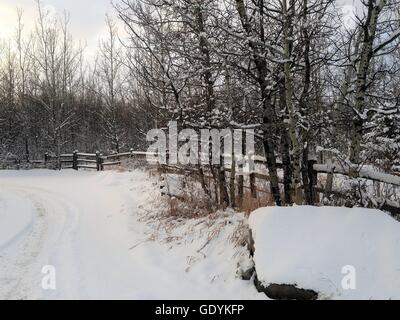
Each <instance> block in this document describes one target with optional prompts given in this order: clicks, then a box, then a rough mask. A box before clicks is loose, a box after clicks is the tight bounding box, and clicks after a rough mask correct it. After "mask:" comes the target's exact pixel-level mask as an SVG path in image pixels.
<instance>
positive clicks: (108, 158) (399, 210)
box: [11, 149, 400, 215]
mask: <svg viewBox="0 0 400 320" xmlns="http://www.w3.org/2000/svg"><path fill="white" fill-rule="evenodd" d="M148 155H149V153H147V152H141V151H134V150H133V149H131V150H130V151H129V152H126V153H119V154H111V155H103V154H101V153H100V152H96V153H82V152H78V151H75V152H73V153H70V154H62V155H60V157H57V156H54V155H50V154H48V153H46V154H45V155H44V159H43V160H31V161H29V162H28V163H29V164H30V165H31V166H33V167H34V168H48V167H54V168H58V169H74V170H79V169H89V170H97V171H103V170H105V169H107V168H114V167H116V166H120V165H121V164H122V162H123V161H124V160H128V159H137V160H144V161H145V160H146V157H147V156H148ZM153 156H154V154H153ZM155 156H156V155H155ZM167 159H168V155H167ZM11 162H12V163H13V164H14V166H15V165H17V166H18V165H22V164H23V163H24V161H22V160H19V159H13V160H12V161H11ZM25 163H27V162H26V161H25ZM154 164H156V165H158V164H157V163H153V165H154ZM256 165H261V166H262V167H265V165H266V160H265V159H264V158H263V157H260V156H253V157H252V161H251V165H250V168H252V169H250V170H249V171H248V172H240V171H239V170H238V169H236V168H235V170H232V167H229V166H228V167H225V168H224V171H225V173H226V175H227V177H228V178H229V181H228V183H232V182H233V183H234V185H235V186H240V187H241V188H244V189H248V190H249V191H250V194H251V196H252V197H253V198H257V197H258V194H259V193H263V192H268V191H267V190H266V189H260V188H259V187H258V185H260V183H257V182H260V181H261V184H262V185H266V183H267V182H268V181H269V180H270V177H269V175H268V174H267V173H260V172H257V171H256ZM158 167H159V168H160V169H161V170H162V171H163V172H164V173H182V174H183V173H184V174H195V172H196V171H198V169H199V168H198V167H196V166H184V167H183V166H170V165H158ZM277 167H278V169H283V165H282V164H281V163H277ZM308 168H309V171H308V173H307V174H308V179H309V182H310V186H311V194H312V198H313V199H314V202H315V203H316V204H317V203H319V202H320V199H321V195H323V196H329V195H334V196H336V197H339V198H343V199H346V198H347V197H348V194H346V193H345V192H343V191H340V190H334V189H333V179H334V177H335V176H336V175H342V176H347V177H353V178H361V179H366V180H370V181H374V182H379V183H384V184H387V185H391V186H394V187H400V176H398V175H395V174H387V173H383V172H377V171H372V170H367V169H360V170H358V171H356V172H350V171H351V170H350V169H349V168H344V167H343V166H342V165H339V164H336V165H335V164H333V165H332V164H331V165H326V164H317V162H316V161H314V160H310V161H309V163H308ZM204 169H205V172H207V170H208V171H210V170H209V168H207V167H205V168H204ZM319 174H325V175H326V183H325V185H322V183H321V179H319V178H318V175H319ZM208 176H209V177H211V173H208ZM244 177H246V178H247V179H246V180H247V181H248V183H247V185H245V184H244V183H243V182H244ZM280 183H281V184H283V181H280ZM381 208H382V209H384V210H387V211H389V212H391V213H393V214H395V215H400V202H399V201H397V200H396V201H389V200H386V201H384V202H383V203H381Z"/></svg>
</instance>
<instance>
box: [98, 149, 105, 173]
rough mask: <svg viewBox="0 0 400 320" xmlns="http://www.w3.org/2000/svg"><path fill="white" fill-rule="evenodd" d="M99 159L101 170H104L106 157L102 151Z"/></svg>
mask: <svg viewBox="0 0 400 320" xmlns="http://www.w3.org/2000/svg"><path fill="white" fill-rule="evenodd" d="M99 159H100V171H104V165H103V162H104V158H103V154H102V153H100V157H99Z"/></svg>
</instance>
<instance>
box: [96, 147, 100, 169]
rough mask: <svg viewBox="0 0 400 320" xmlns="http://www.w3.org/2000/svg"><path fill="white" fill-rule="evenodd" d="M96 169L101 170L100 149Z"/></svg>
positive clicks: (97, 153) (97, 152) (97, 154)
mask: <svg viewBox="0 0 400 320" xmlns="http://www.w3.org/2000/svg"><path fill="white" fill-rule="evenodd" d="M96 169H97V171H101V157H100V152H99V151H96Z"/></svg>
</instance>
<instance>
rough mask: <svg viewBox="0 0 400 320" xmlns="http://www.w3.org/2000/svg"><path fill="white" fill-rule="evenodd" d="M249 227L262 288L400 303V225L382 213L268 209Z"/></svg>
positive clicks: (255, 214)
mask: <svg viewBox="0 0 400 320" xmlns="http://www.w3.org/2000/svg"><path fill="white" fill-rule="evenodd" d="M249 224H250V228H251V229H252V233H253V237H254V241H255V256H254V261H255V265H256V271H257V276H258V278H259V280H260V281H262V282H263V284H264V285H265V286H267V285H269V284H287V285H295V286H297V287H299V288H302V289H311V290H314V291H316V292H318V293H319V294H320V296H319V298H320V299H356V300H359V299H378V300H380V299H400V223H399V222H397V221H396V220H394V219H392V218H391V217H390V216H388V215H387V214H385V213H383V212H381V211H378V210H368V209H361V208H353V209H348V208H334V207H310V206H304V207H293V208H277V207H271V208H262V209H259V210H257V211H255V212H253V213H252V215H251V216H250V219H249ZM347 266H350V269H349V268H348V267H347ZM346 267H347V269H346ZM353 267H354V268H355V269H353ZM343 268H345V269H343ZM354 270H355V277H354V278H353V279H355V283H354V284H355V288H352V286H351V285H350V286H348V285H349V284H351V281H350V280H349V279H350V278H349V277H348V276H350V277H351V276H352V271H354ZM342 283H343V284H344V286H343V285H342Z"/></svg>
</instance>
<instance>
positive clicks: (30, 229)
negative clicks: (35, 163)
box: [0, 170, 266, 299]
mask: <svg viewBox="0 0 400 320" xmlns="http://www.w3.org/2000/svg"><path fill="white" fill-rule="evenodd" d="M159 193H160V190H159V187H158V185H157V182H156V181H154V180H152V179H151V178H149V175H148V173H145V172H142V171H134V172H130V173H129V172H124V173H118V172H111V171H110V172H102V173H97V172H85V171H82V172H81V171H80V172H74V171H69V170H65V171H62V172H55V171H48V170H33V171H1V172H0V299H265V298H266V297H265V295H263V294H260V293H258V292H257V291H256V289H255V288H254V285H253V284H252V283H251V282H250V281H242V280H240V279H239V277H238V276H237V274H236V272H237V267H238V264H240V263H243V264H246V263H247V262H246V252H245V250H244V249H243V250H241V249H238V248H237V247H234V245H233V242H232V241H230V237H231V236H232V234H233V232H234V230H235V228H236V227H238V225H239V224H240V223H243V221H245V220H244V219H245V218H244V217H242V216H240V215H237V214H233V213H232V214H229V213H227V214H225V215H223V216H221V217H219V218H216V219H215V221H214V222H216V223H214V224H212V225H213V226H214V227H210V225H209V221H208V220H207V219H203V220H199V219H193V220H186V219H185V220H183V219H182V220H181V221H180V222H178V223H177V224H178V226H177V227H176V228H174V230H173V231H170V230H169V229H168V228H164V229H163V228H162V227H160V226H159V225H157V221H153V222H152V223H149V221H146V219H143V217H144V212H147V211H148V212H150V213H151V214H152V215H155V216H157V212H154V210H156V209H155V208H152V207H151V205H150V204H151V203H152V202H154V199H155V198H157V196H158V194H159ZM151 210H153V212H151ZM156 226H158V229H155V227H156ZM218 226H219V227H218ZM224 226H225V227H224ZM216 227H218V228H219V229H218V230H220V233H219V234H217V236H215V234H214V236H212V237H211V232H213V233H214V232H215V230H216ZM155 232H158V233H159V236H160V238H163V239H168V241H157V239H155V238H154V233H155ZM157 237H158V236H157ZM210 239H211V240H210ZM243 261H244V262H243ZM47 265H51V266H54V267H55V270H56V290H43V288H42V286H41V282H42V279H43V277H44V276H46V274H43V273H42V268H43V267H44V266H47Z"/></svg>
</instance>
